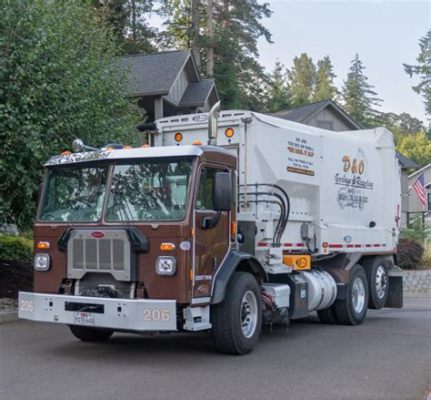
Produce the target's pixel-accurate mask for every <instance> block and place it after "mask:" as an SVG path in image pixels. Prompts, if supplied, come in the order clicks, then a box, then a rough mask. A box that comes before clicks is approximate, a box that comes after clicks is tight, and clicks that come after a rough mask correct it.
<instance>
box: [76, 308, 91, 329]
mask: <svg viewBox="0 0 431 400" xmlns="http://www.w3.org/2000/svg"><path fill="white" fill-rule="evenodd" d="M74 322H75V324H76V325H85V326H94V325H96V321H95V318H94V314H92V313H89V312H82V311H81V312H76V313H75V318H74Z"/></svg>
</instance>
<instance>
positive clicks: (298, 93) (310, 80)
mask: <svg viewBox="0 0 431 400" xmlns="http://www.w3.org/2000/svg"><path fill="white" fill-rule="evenodd" d="M315 82H316V67H315V65H314V63H313V60H312V59H311V57H309V56H308V55H307V54H306V53H302V54H301V55H300V56H299V57H295V58H294V59H293V67H292V70H291V71H289V83H290V88H291V93H292V102H293V105H294V106H295V107H298V106H302V105H304V104H308V103H310V102H312V101H313V92H314V87H315Z"/></svg>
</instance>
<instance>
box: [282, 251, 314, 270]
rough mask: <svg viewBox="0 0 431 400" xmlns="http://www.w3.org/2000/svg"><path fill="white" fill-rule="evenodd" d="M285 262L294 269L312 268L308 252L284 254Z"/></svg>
mask: <svg viewBox="0 0 431 400" xmlns="http://www.w3.org/2000/svg"><path fill="white" fill-rule="evenodd" d="M283 264H286V265H287V266H289V267H291V268H293V269H294V270H299V271H304V270H308V269H311V257H310V256H309V255H307V254H298V255H292V254H289V255H287V256H283Z"/></svg>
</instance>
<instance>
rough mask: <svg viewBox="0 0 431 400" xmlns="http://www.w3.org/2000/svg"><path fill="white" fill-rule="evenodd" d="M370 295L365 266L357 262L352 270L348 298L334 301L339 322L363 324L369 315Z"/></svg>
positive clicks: (343, 323)
mask: <svg viewBox="0 0 431 400" xmlns="http://www.w3.org/2000/svg"><path fill="white" fill-rule="evenodd" d="M368 296H369V294H368V282H367V275H366V274H365V271H364V268H362V266H361V265H359V264H356V265H354V266H353V268H352V269H351V271H350V281H349V285H348V288H347V294H346V298H345V299H343V300H336V301H335V303H334V311H335V315H336V317H337V320H338V322H339V323H340V324H342V325H360V324H362V322H363V321H364V319H365V316H366V315H367V308H368Z"/></svg>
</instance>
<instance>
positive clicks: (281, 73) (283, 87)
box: [266, 60, 291, 113]
mask: <svg viewBox="0 0 431 400" xmlns="http://www.w3.org/2000/svg"><path fill="white" fill-rule="evenodd" d="M269 78H270V83H269V91H268V93H267V95H266V98H267V104H266V111H268V112H271V113H274V112H277V111H280V110H284V109H286V108H288V107H289V106H290V102H291V96H290V88H289V84H288V76H287V70H286V68H285V66H284V65H283V64H282V63H281V61H280V60H277V61H276V63H275V66H274V69H273V71H272V73H271V75H270V77H269Z"/></svg>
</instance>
